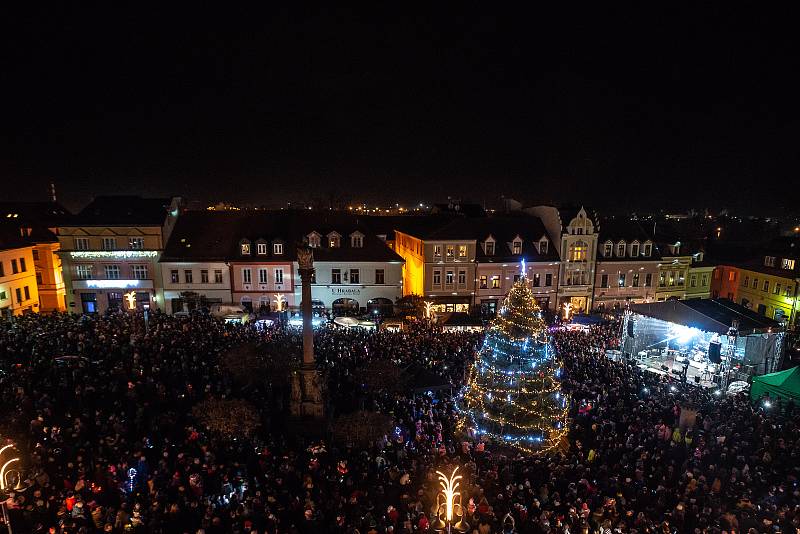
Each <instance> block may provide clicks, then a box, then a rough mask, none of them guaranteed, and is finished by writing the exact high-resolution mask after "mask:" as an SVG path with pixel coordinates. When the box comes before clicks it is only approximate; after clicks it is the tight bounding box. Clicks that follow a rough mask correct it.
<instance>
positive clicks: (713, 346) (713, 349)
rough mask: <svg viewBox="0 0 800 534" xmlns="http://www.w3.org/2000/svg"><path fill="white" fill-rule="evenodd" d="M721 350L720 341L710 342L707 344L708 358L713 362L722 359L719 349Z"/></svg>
mask: <svg viewBox="0 0 800 534" xmlns="http://www.w3.org/2000/svg"><path fill="white" fill-rule="evenodd" d="M721 350H722V343H714V342H711V343H709V344H708V359H709V360H711V361H712V362H713V363H719V362H721V361H722V358H720V351H721Z"/></svg>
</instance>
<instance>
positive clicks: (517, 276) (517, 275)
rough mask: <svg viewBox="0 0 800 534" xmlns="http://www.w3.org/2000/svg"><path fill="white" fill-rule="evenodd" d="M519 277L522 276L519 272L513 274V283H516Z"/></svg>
mask: <svg viewBox="0 0 800 534" xmlns="http://www.w3.org/2000/svg"><path fill="white" fill-rule="evenodd" d="M520 278H522V275H521V274H515V275H514V283H515V284H516V283H517V282H519V280H520Z"/></svg>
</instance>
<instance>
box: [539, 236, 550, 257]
mask: <svg viewBox="0 0 800 534" xmlns="http://www.w3.org/2000/svg"><path fill="white" fill-rule="evenodd" d="M549 244H550V242H549V241H547V240H546V239H542V240H541V241H539V254H547V249H548V246H549Z"/></svg>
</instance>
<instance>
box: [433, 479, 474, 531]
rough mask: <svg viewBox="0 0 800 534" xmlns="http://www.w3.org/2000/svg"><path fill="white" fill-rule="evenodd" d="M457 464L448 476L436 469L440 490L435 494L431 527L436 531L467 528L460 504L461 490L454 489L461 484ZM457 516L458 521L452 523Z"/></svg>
mask: <svg viewBox="0 0 800 534" xmlns="http://www.w3.org/2000/svg"><path fill="white" fill-rule="evenodd" d="M456 472H458V466H456V468H455V469H453V473H452V474H451V475H450V476H449V477H448V476H447V475H445V474H444V473H442V472H441V471H436V474H437V475H439V485H440V486H441V487H442V491H441V492H440V493H437V494H436V521H434V523H433V528H434V530H436V531H437V532H445V531H446V532H447V533H448V534H450V533H451V532H452V529H453V528H455V530H456V531H457V532H466V531H467V530H469V524H468V523H467V522H466V521H464V508H463V507H462V506H461V492H460V491H456V490H457V489H458V487H459V486H460V485H461V483H460V482H459V480H461V479H462V478H463V477H462V476H461V475H458V476H456ZM456 518H458V521H457V522H456V523H455V524H453V520H454V519H456Z"/></svg>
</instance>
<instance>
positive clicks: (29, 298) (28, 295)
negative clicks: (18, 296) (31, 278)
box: [25, 286, 31, 300]
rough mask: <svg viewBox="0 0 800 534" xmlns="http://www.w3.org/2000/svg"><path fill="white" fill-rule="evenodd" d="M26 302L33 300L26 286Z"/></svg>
mask: <svg viewBox="0 0 800 534" xmlns="http://www.w3.org/2000/svg"><path fill="white" fill-rule="evenodd" d="M25 300H31V290H30V289H29V288H28V286H25Z"/></svg>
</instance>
